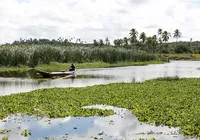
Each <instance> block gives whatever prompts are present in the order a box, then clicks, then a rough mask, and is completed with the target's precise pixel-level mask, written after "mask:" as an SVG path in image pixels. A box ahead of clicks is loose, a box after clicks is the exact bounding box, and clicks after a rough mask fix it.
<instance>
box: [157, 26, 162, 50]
mask: <svg viewBox="0 0 200 140" xmlns="http://www.w3.org/2000/svg"><path fill="white" fill-rule="evenodd" d="M162 32H163V31H162V29H161V28H159V29H158V37H159V38H158V42H159V43H160V52H161V44H162Z"/></svg>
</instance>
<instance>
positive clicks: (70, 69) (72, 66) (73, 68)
mask: <svg viewBox="0 0 200 140" xmlns="http://www.w3.org/2000/svg"><path fill="white" fill-rule="evenodd" d="M68 70H69V71H75V66H74V64H73V63H72V65H71V66H70V68H69V69H68Z"/></svg>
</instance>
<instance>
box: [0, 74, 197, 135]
mask: <svg viewBox="0 0 200 140" xmlns="http://www.w3.org/2000/svg"><path fill="white" fill-rule="evenodd" d="M199 87H200V79H198V78H189V79H186V78H183V79H179V78H176V77H175V78H171V79H170V78H169V77H167V78H166V79H165V78H164V79H155V80H148V81H145V82H144V83H113V84H108V85H98V86H91V87H85V88H52V89H40V90H35V91H31V92H28V93H21V94H11V95H9V96H0V118H1V119H3V118H6V117H7V116H8V115H9V114H17V113H20V114H26V115H30V116H31V115H36V116H47V117H49V118H60V117H61V118H62V117H66V116H107V115H112V114H113V113H114V112H113V111H112V110H99V109H86V108H82V107H84V106H90V105H96V104H102V105H110V106H116V107H120V108H127V109H129V110H131V111H132V113H133V114H135V115H136V116H137V117H138V119H139V121H142V122H148V123H155V124H156V125H166V126H170V127H172V126H173V127H179V128H180V130H181V132H182V133H184V134H185V135H192V136H193V135H194V136H198V137H200V124H199V122H200V96H199V94H200V92H199V91H200V90H199Z"/></svg>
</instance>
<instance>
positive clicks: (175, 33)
mask: <svg viewBox="0 0 200 140" xmlns="http://www.w3.org/2000/svg"><path fill="white" fill-rule="evenodd" d="M181 36H182V33H181V32H180V31H179V30H178V29H176V30H175V31H174V36H173V37H174V38H176V42H178V39H179V38H181Z"/></svg>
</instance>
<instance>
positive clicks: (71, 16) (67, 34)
mask: <svg viewBox="0 0 200 140" xmlns="http://www.w3.org/2000/svg"><path fill="white" fill-rule="evenodd" d="M199 13H200V1H199V0H0V44H2V43H6V42H8V43H10V42H13V41H14V40H19V39H20V38H23V39H28V38H37V39H38V38H48V39H58V38H59V37H62V38H67V39H69V38H71V37H76V38H81V39H82V40H84V41H87V42H92V41H93V40H94V39H100V38H102V39H105V38H106V37H108V38H109V39H110V40H111V41H112V40H113V39H116V38H123V37H128V36H129V31H130V29H131V28H136V29H137V31H138V32H139V33H141V32H143V31H144V32H145V33H146V34H147V35H149V36H150V35H153V34H157V30H158V28H162V29H163V30H167V31H169V32H171V33H173V31H174V30H175V29H177V28H178V29H179V30H180V31H181V32H182V34H183V37H182V39H181V40H185V41H189V40H190V38H193V40H194V41H195V40H200V14H199Z"/></svg>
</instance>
